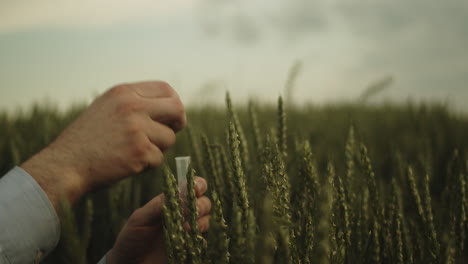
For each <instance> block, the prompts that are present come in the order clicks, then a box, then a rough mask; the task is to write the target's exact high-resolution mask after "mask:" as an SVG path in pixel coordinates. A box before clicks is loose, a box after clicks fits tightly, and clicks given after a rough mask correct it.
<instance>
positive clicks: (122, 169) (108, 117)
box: [21, 81, 186, 208]
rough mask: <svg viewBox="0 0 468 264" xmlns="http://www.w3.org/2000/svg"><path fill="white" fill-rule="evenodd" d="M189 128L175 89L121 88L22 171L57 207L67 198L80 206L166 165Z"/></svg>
mask: <svg viewBox="0 0 468 264" xmlns="http://www.w3.org/2000/svg"><path fill="white" fill-rule="evenodd" d="M185 124H186V117H185V112H184V107H183V105H182V102H181V101H180V99H179V96H178V95H177V93H176V92H175V91H174V90H173V89H172V87H171V86H169V84H167V83H165V82H160V81H155V82H141V83H132V84H123V85H118V86H115V87H114V88H112V89H110V90H108V91H107V92H106V93H104V94H103V95H102V96H100V97H98V98H97V99H96V100H95V101H94V102H93V103H92V104H91V105H90V106H89V107H88V108H87V109H86V110H85V111H84V112H83V113H82V114H81V115H80V116H79V117H78V119H77V120H76V121H75V122H74V123H72V124H71V125H70V126H69V127H68V128H66V129H65V131H63V132H62V134H61V135H60V136H59V137H58V138H57V139H56V140H55V141H54V142H53V143H52V144H51V145H49V146H48V147H47V148H45V149H44V150H43V151H41V152H39V153H38V154H36V155H35V156H33V157H32V158H31V159H29V160H28V161H26V162H25V163H23V164H22V165H21V167H22V168H23V169H24V170H26V171H27V172H28V173H29V174H31V175H32V176H33V177H34V178H35V179H36V181H37V182H38V183H39V184H40V185H41V187H42V188H43V189H44V191H45V192H46V193H47V195H48V197H49V199H50V200H51V201H52V203H53V204H54V206H55V207H56V208H57V203H58V197H59V196H61V195H66V196H67V198H68V199H69V200H70V201H71V202H74V201H76V200H77V199H78V198H79V197H80V196H82V195H84V194H85V193H86V192H89V191H91V190H92V189H94V188H95V187H97V186H100V185H105V184H110V183H112V182H115V181H117V180H119V179H122V178H124V177H126V176H128V175H130V174H134V173H139V172H141V171H142V170H143V169H145V168H146V167H156V166H158V165H160V164H161V163H162V161H163V151H164V150H166V149H167V148H169V147H170V146H172V145H173V144H174V143H175V138H176V137H175V133H176V132H177V131H179V130H181V129H183V128H184V126H185ZM59 192H64V193H59Z"/></svg>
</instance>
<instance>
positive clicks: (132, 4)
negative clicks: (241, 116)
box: [0, 0, 468, 111]
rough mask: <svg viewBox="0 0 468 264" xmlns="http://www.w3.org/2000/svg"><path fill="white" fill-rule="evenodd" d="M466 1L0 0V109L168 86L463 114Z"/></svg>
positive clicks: (204, 95) (193, 95) (203, 95)
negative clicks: (141, 84) (288, 90)
mask: <svg viewBox="0 0 468 264" xmlns="http://www.w3.org/2000/svg"><path fill="white" fill-rule="evenodd" d="M467 47H468V4H466V1H462V0H459V1H455V0H454V1H435V0H433V1H428V0H426V1H418V0H414V1H406V0H392V1H384V0H382V1H375V0H373V1H371V0H368V1H365V0H354V1H338V0H333V1H332V0H322V1H313V0H237V1H232V0H231V1H230V0H204V1H202V0H198V1H197V0H170V1H169V0H167V1H162V0H133V1H131V0H99V1H93V0H81V1H72V0H42V1H34V0H0V91H1V92H0V109H9V110H11V109H16V108H17V107H19V106H21V107H24V106H28V105H30V104H31V103H32V102H34V101H41V100H44V99H49V100H50V101H53V102H56V103H57V104H58V105H59V106H60V107H62V108H66V107H67V106H69V105H70V104H71V103H72V102H82V101H89V100H90V99H91V98H92V97H93V96H95V95H96V94H98V93H101V92H103V91H105V90H106V89H107V88H109V87H111V86H112V85H115V84H118V83H121V82H129V81H138V80H149V79H163V80H166V81H169V83H171V84H172V85H173V86H174V88H176V90H177V91H178V92H179V94H180V95H181V97H182V98H183V100H184V101H185V102H186V103H187V104H195V105H196V104H198V105H199V104H204V103H207V102H222V101H223V98H224V93H225V91H226V90H229V91H230V92H231V94H232V96H233V98H234V100H235V101H238V102H240V101H243V100H245V99H246V98H248V97H255V98H257V99H260V100H266V101H272V100H274V99H275V98H276V97H277V96H278V95H280V94H281V93H282V92H283V90H284V83H285V81H286V79H287V74H288V70H289V68H290V67H291V65H292V64H293V63H294V62H295V61H297V60H300V61H302V63H303V69H302V72H301V74H300V75H299V79H298V80H297V83H296V89H295V93H294V99H295V101H296V102H298V103H305V102H314V103H323V102H329V101H339V100H354V99H356V98H357V97H358V96H359V95H360V94H361V92H362V91H363V90H364V89H365V87H366V86H367V85H368V84H369V83H371V82H374V81H376V80H379V79H381V78H382V77H385V76H389V75H390V76H393V77H394V80H395V81H394V83H393V84H392V86H391V87H390V88H389V89H387V90H385V91H384V92H383V93H382V94H380V95H379V99H391V100H395V101H401V100H406V99H407V98H412V99H415V100H439V101H443V102H446V103H448V104H450V105H451V106H452V107H453V108H454V109H464V110H465V111H468V103H466V102H468V48H467Z"/></svg>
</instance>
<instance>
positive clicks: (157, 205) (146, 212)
mask: <svg viewBox="0 0 468 264" xmlns="http://www.w3.org/2000/svg"><path fill="white" fill-rule="evenodd" d="M164 201H165V196H164V194H160V195H158V196H156V197H155V198H153V199H152V200H151V201H149V202H148V203H146V204H145V205H144V206H143V207H141V208H139V209H137V210H135V212H133V214H132V215H131V216H130V218H129V219H128V224H129V225H132V226H147V225H152V224H154V223H156V222H158V221H161V220H162V211H163V206H164Z"/></svg>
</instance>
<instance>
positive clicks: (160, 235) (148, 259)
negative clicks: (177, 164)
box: [106, 177, 211, 264]
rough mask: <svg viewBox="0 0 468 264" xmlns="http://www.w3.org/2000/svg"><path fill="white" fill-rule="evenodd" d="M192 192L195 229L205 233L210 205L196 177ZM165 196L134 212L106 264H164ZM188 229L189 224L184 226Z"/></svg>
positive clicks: (201, 181)
mask: <svg viewBox="0 0 468 264" xmlns="http://www.w3.org/2000/svg"><path fill="white" fill-rule="evenodd" d="M195 182H196V184H195V192H196V195H197V197H199V198H198V199H197V207H198V208H199V212H198V215H199V219H198V225H199V227H200V230H201V231H202V232H205V231H207V230H208V227H209V219H210V216H209V212H210V210H211V202H210V200H209V199H208V198H207V197H206V196H202V195H203V193H205V191H206V189H207V185H206V181H205V180H204V179H203V178H200V177H195ZM163 205H164V195H163V194H161V195H158V196H156V198H154V199H153V200H151V201H149V202H148V203H147V204H146V205H144V206H143V207H142V208H140V209H137V210H136V211H135V212H134V213H133V214H132V215H131V216H130V218H129V219H128V222H127V224H126V225H125V227H124V228H123V229H122V231H120V234H119V236H118V237H117V241H116V242H115V244H114V247H113V248H112V249H111V250H110V251H109V253H108V254H107V259H106V261H107V263H108V264H119V263H125V264H134V263H139V264H140V263H141V264H146V263H151V264H158V263H166V248H165V247H164V232H163V215H162V210H163ZM186 225H188V223H186Z"/></svg>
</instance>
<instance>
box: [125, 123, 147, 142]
mask: <svg viewBox="0 0 468 264" xmlns="http://www.w3.org/2000/svg"><path fill="white" fill-rule="evenodd" d="M124 126H125V130H126V131H127V135H128V137H130V138H133V137H136V138H137V139H136V141H137V142H134V143H140V142H138V141H141V140H142V139H141V138H140V137H139V134H140V133H141V132H142V131H143V125H142V124H141V122H139V121H138V119H136V118H127V119H125V121H124Z"/></svg>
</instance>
